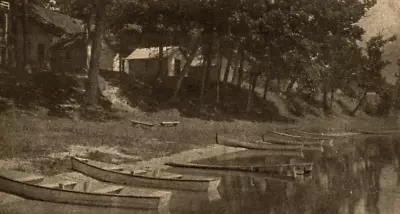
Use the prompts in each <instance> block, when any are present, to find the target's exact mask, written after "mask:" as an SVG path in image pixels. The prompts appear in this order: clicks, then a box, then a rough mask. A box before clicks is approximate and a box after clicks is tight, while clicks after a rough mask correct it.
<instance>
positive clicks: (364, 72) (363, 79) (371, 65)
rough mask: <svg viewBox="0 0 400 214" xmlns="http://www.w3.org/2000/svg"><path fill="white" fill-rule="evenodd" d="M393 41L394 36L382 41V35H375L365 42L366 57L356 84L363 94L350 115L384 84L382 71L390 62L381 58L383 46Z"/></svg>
mask: <svg viewBox="0 0 400 214" xmlns="http://www.w3.org/2000/svg"><path fill="white" fill-rule="evenodd" d="M394 40H396V37H395V36H392V37H390V38H387V39H383V36H382V35H377V36H374V37H372V38H371V39H370V40H369V41H368V42H367V47H366V54H367V56H366V59H365V62H364V67H363V68H362V69H361V71H360V73H359V76H358V84H359V86H360V87H362V88H364V92H363V94H362V96H361V99H360V101H359V102H358V104H357V106H356V107H355V108H354V110H353V111H352V113H351V114H352V115H353V116H354V115H355V114H356V113H357V111H358V110H359V108H360V107H361V105H362V103H363V102H364V100H365V98H366V95H367V93H368V92H377V91H378V90H379V87H380V86H381V85H382V83H383V82H384V80H383V78H382V71H383V69H384V68H385V67H386V66H387V65H389V64H390V61H388V60H384V59H383V58H382V54H383V52H384V46H385V45H386V44H388V43H390V42H393V41H394Z"/></svg>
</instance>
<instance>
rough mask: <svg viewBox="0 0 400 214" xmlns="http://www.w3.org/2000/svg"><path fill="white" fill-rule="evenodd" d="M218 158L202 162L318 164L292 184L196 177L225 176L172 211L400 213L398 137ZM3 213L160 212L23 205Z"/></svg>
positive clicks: (185, 196)
mask: <svg viewBox="0 0 400 214" xmlns="http://www.w3.org/2000/svg"><path fill="white" fill-rule="evenodd" d="M230 158H232V157H229V156H227V157H218V158H213V159H210V160H202V161H200V162H202V163H219V164H234V165H246V164H274V163H283V162H288V161H289V160H290V159H298V160H299V161H307V162H311V161H312V162H314V163H316V165H315V166H314V170H313V172H312V173H311V175H308V176H307V177H304V178H297V179H291V178H287V177H282V176H281V177H278V176H271V175H268V174H265V175H260V174H246V173H240V174H238V173H235V174H233V173H227V174H226V173H218V174H215V173H213V172H209V171H208V172H197V173H198V174H204V175H216V176H217V175H218V176H221V178H222V181H221V184H220V186H219V188H218V191H215V192H211V193H209V194H199V193H185V192H174V193H175V196H174V198H173V200H172V202H171V205H170V208H169V211H167V212H165V213H179V214H181V213H182V214H183V213H185V214H203V213H204V214H207V213H213V214H217V213H218V214H222V213H224V214H225V213H226V214H236V213H254V214H257V213H259V214H261V213H262V214H266V213H268V214H281V213H282V214H284V213H290V214H297V213H299V214H300V213H301V214H303V213H306V214H314V213H315V214H317V213H318V214H319V213H328V214H331V213H332V214H336V213H340V214H342V213H343V214H378V213H380V214H385V213H390V214H394V213H400V188H399V185H400V165H399V159H400V138H396V137H369V138H358V139H356V138H354V139H346V140H345V141H338V142H337V146H335V148H332V149H329V148H327V149H325V151H324V152H323V153H318V152H307V153H304V158H302V157H300V156H299V155H298V154H295V153H293V154H291V153H286V154H280V155H278V154H275V153H268V154H262V153H259V154H256V155H248V154H247V155H239V156H237V157H236V158H235V159H230ZM0 213H29V214H34V213H57V214H60V213H108V214H113V213H157V212H150V211H132V210H129V211H128V210H118V209H106V208H90V207H80V206H73V205H59V204H49V203H44V202H35V201H28V200H27V201H24V202H22V203H18V204H9V205H6V206H1V207H0Z"/></svg>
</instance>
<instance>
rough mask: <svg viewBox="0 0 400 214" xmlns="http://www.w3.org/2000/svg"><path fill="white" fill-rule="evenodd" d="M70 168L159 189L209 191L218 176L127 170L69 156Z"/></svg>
mask: <svg viewBox="0 0 400 214" xmlns="http://www.w3.org/2000/svg"><path fill="white" fill-rule="evenodd" d="M71 162H72V168H73V169H74V170H76V171H78V172H80V173H82V174H85V175H88V176H90V177H93V178H95V179H98V180H102V181H107V182H111V183H116V184H123V185H135V186H137V185H139V186H144V187H152V188H161V189H178V190H189V191H209V190H213V189H216V188H217V187H218V185H219V183H220V181H221V180H220V178H211V177H205V176H184V175H180V174H175V173H167V172H162V171H158V172H157V171H153V172H148V171H145V170H136V171H134V170H133V171H128V170H124V169H123V168H118V166H113V167H110V166H108V167H106V166H105V165H104V164H101V163H96V162H94V161H91V160H87V159H82V158H76V157H71Z"/></svg>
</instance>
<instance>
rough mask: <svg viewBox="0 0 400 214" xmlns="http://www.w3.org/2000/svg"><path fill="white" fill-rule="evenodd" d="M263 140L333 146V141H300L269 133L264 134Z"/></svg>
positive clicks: (289, 143) (283, 143)
mask: <svg viewBox="0 0 400 214" xmlns="http://www.w3.org/2000/svg"><path fill="white" fill-rule="evenodd" d="M261 138H262V142H267V143H273V144H281V145H305V146H324V145H328V146H333V144H332V142H331V141H325V140H320V141H299V140H288V139H282V138H279V137H273V136H268V135H262V136H261Z"/></svg>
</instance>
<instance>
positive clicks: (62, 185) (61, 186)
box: [40, 181, 77, 189]
mask: <svg viewBox="0 0 400 214" xmlns="http://www.w3.org/2000/svg"><path fill="white" fill-rule="evenodd" d="M76 184H77V182H75V181H61V182H55V183H45V184H40V186H43V187H48V188H54V189H55V188H59V189H72V188H73V187H74V186H75V185H76Z"/></svg>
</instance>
